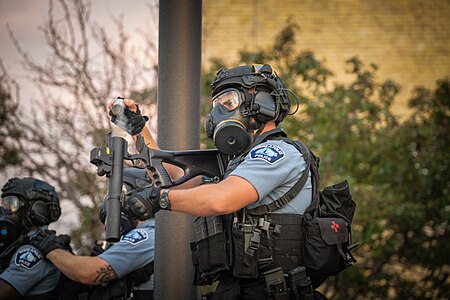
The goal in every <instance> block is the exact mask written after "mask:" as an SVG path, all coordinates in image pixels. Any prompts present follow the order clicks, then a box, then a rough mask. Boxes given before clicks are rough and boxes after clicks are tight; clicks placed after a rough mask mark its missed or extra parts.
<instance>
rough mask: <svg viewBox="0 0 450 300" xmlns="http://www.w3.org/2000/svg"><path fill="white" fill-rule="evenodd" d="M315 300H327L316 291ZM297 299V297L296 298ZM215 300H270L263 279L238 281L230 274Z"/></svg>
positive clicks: (221, 282)
mask: <svg viewBox="0 0 450 300" xmlns="http://www.w3.org/2000/svg"><path fill="white" fill-rule="evenodd" d="M313 293H314V300H327V298H326V297H325V296H324V295H323V294H322V293H320V292H317V291H314V292H313ZM294 297H295V296H294ZM212 299H213V300H217V299H219V300H269V296H268V295H267V293H266V290H265V287H264V282H263V280H262V279H261V278H256V279H238V278H236V277H233V276H231V275H230V274H228V275H226V276H223V277H222V278H221V279H220V281H219V285H218V286H217V288H216V291H215V292H214V294H213V297H212Z"/></svg>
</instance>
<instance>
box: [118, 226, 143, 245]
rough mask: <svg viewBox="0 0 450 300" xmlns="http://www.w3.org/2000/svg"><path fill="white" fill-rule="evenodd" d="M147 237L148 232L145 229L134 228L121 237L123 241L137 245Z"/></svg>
mask: <svg viewBox="0 0 450 300" xmlns="http://www.w3.org/2000/svg"><path fill="white" fill-rule="evenodd" d="M147 239H148V234H147V232H146V231H145V230H142V229H133V230H131V231H130V232H128V233H127V234H126V235H124V236H122V238H121V240H122V241H125V242H128V243H130V244H133V245H136V244H138V243H140V242H142V241H145V240H147Z"/></svg>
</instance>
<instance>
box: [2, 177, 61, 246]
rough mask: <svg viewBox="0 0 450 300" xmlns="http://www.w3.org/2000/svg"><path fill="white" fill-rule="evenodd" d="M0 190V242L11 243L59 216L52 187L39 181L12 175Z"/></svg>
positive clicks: (59, 210)
mask: <svg viewBox="0 0 450 300" xmlns="http://www.w3.org/2000/svg"><path fill="white" fill-rule="evenodd" d="M1 190H2V194H1V201H0V244H11V243H12V242H14V241H15V240H17V239H18V238H19V237H20V235H22V234H24V233H26V232H28V231H29V230H30V229H32V228H33V227H39V226H43V225H48V224H50V223H51V222H54V221H56V220H58V218H59V216H60V215H61V208H60V206H59V199H58V194H57V193H56V191H55V188H54V187H53V186H51V185H49V184H48V183H46V182H44V181H42V180H39V179H35V178H32V177H26V178H11V179H9V180H8V182H7V183H6V184H5V185H4V186H3V187H2V189H1Z"/></svg>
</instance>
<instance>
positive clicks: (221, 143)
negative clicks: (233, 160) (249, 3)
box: [205, 89, 250, 155]
mask: <svg viewBox="0 0 450 300" xmlns="http://www.w3.org/2000/svg"><path fill="white" fill-rule="evenodd" d="M243 102H244V95H243V93H242V92H240V91H238V90H237V89H226V90H224V91H222V92H221V93H220V94H218V95H217V96H215V97H214V98H213V109H212V110H211V112H210V113H209V114H208V116H207V117H206V120H205V130H206V134H207V135H208V137H209V138H211V139H212V140H213V141H214V144H215V145H216V147H217V149H218V150H219V151H220V152H221V153H224V154H226V155H236V154H239V153H241V152H242V151H243V150H245V148H246V147H247V146H248V145H249V144H250V136H249V133H248V129H247V128H248V123H249V118H243V117H242V116H241V114H240V111H239V107H240V106H241V104H242V103H243Z"/></svg>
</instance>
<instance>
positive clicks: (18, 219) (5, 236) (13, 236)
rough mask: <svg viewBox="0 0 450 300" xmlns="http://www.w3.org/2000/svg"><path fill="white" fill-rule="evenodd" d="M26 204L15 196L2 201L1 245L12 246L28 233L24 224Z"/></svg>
mask: <svg viewBox="0 0 450 300" xmlns="http://www.w3.org/2000/svg"><path fill="white" fill-rule="evenodd" d="M24 205H25V203H24V201H22V200H20V199H19V197H17V196H15V195H9V196H4V197H2V198H1V200H0V245H6V246H9V245H11V244H12V243H13V242H14V241H15V240H17V239H18V238H19V236H20V235H21V234H23V232H25V231H26V229H25V227H24V226H23V223H22V218H23V209H21V208H22V207H24Z"/></svg>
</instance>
